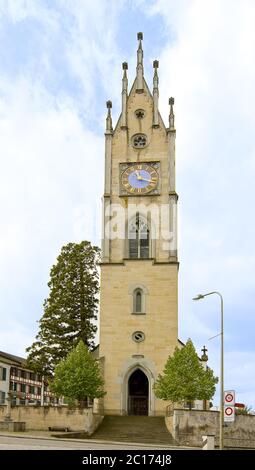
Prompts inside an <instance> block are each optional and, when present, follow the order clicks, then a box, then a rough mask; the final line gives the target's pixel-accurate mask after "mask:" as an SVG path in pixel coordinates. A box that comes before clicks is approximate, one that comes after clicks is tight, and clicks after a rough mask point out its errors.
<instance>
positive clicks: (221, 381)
mask: <svg viewBox="0 0 255 470" xmlns="http://www.w3.org/2000/svg"><path fill="white" fill-rule="evenodd" d="M212 294H216V295H218V296H219V297H220V308H221V329H220V336H221V347H220V450H223V448H224V434H223V433H224V347H223V297H222V295H221V294H220V292H216V291H215V292H208V294H198V295H197V296H196V297H194V299H193V300H200V299H203V298H204V297H207V296H208V295H212Z"/></svg>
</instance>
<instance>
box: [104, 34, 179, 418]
mask: <svg viewBox="0 0 255 470" xmlns="http://www.w3.org/2000/svg"><path fill="white" fill-rule="evenodd" d="M142 39H143V34H142V33H138V50H137V67H136V77H135V80H134V83H133V85H132V87H131V90H130V92H128V78H127V71H128V64H127V63H126V62H124V63H123V64H122V67H123V79H122V110H121V114H120V117H119V120H118V122H117V124H116V127H115V128H114V129H113V125H112V117H111V108H112V103H111V101H107V118H106V131H105V183H104V195H103V236H102V263H101V295H100V358H101V361H102V363H103V369H104V379H105V390H106V392H107V394H106V395H105V397H104V413H105V414H143V415H150V416H155V415H163V414H164V410H165V406H166V403H165V402H163V401H161V400H158V399H156V397H155V395H154V383H155V380H156V379H157V376H158V374H159V373H161V372H162V371H163V368H164V365H165V363H166V360H167V358H168V356H169V354H172V353H173V351H174V348H175V347H176V346H177V343H178V297H177V294H178V292H177V288H178V258H177V229H176V225H177V223H176V214H177V199H178V196H177V194H176V192H175V134H176V133H175V125H174V112H173V105H174V99H173V98H170V99H169V105H170V113H169V123H168V127H165V124H164V122H163V120H162V118H161V115H160V113H159V110H158V97H159V78H158V67H159V62H158V61H157V60H155V61H154V62H153V68H154V74H153V90H152V93H151V91H150V89H149V87H148V85H147V83H146V81H145V79H144V72H143V49H142Z"/></svg>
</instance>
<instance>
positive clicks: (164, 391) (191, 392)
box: [155, 339, 218, 406]
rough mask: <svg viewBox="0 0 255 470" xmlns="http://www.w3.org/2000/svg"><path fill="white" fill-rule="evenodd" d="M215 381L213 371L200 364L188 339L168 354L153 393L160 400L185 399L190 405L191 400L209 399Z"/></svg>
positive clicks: (177, 400)
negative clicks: (171, 354)
mask: <svg viewBox="0 0 255 470" xmlns="http://www.w3.org/2000/svg"><path fill="white" fill-rule="evenodd" d="M217 382H218V378H217V377H214V375H213V371H212V370H211V369H210V368H207V369H206V370H205V369H204V367H203V366H202V364H201V361H200V360H199V357H198V355H197V353H196V351H195V348H194V346H193V343H192V341H191V339H189V340H188V341H187V343H186V345H185V346H184V347H183V348H181V349H179V348H177V347H176V348H175V351H174V354H173V356H169V358H168V360H167V363H166V365H165V369H164V373H163V374H162V375H159V377H158V379H157V381H156V383H155V394H156V396H157V397H158V398H161V399H162V400H170V401H172V402H181V401H183V400H185V401H187V402H189V403H190V406H191V403H192V401H193V400H210V399H211V398H212V397H213V395H214V393H215V384H216V383H217Z"/></svg>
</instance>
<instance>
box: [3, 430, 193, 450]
mask: <svg viewBox="0 0 255 470" xmlns="http://www.w3.org/2000/svg"><path fill="white" fill-rule="evenodd" d="M57 434H60V435H61V436H63V432H59V433H58V432H54V437H53V436H52V431H32V430H30V431H22V432H11V431H1V432H0V441H1V436H2V437H15V438H21V439H24V438H26V439H44V440H51V441H57V442H59V441H60V440H61V442H62V441H67V442H80V443H82V442H83V443H84V442H90V443H95V444H111V443H112V444H119V445H122V446H123V447H124V445H125V447H127V448H128V447H131V446H134V445H136V446H140V448H141V449H142V448H150V449H154V448H155V445H154V444H150V443H144V442H142V443H140V442H123V441H105V440H104V441H103V440H99V439H91V438H88V439H74V438H68V437H67V438H63V437H61V438H58V437H55V436H56V435H57ZM169 448H170V449H173V450H201V448H200V447H188V446H173V445H171V447H169V446H165V445H163V444H162V445H160V446H159V445H158V444H157V449H162V450H164V449H165V450H167V449H169Z"/></svg>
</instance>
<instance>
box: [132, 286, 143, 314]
mask: <svg viewBox="0 0 255 470" xmlns="http://www.w3.org/2000/svg"><path fill="white" fill-rule="evenodd" d="M142 296H143V291H142V290H141V289H135V291H134V297H133V300H134V306H133V311H134V313H142V304H143V298H142Z"/></svg>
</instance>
